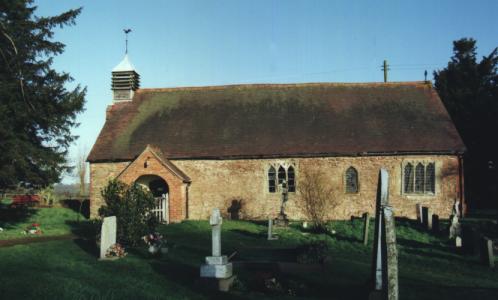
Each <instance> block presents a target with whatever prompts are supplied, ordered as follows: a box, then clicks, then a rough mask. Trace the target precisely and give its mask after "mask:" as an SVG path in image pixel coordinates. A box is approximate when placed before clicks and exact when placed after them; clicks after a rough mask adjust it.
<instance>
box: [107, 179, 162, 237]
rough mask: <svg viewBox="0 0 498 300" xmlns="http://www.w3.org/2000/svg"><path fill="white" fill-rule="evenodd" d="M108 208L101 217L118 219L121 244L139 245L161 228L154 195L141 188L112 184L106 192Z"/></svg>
mask: <svg viewBox="0 0 498 300" xmlns="http://www.w3.org/2000/svg"><path fill="white" fill-rule="evenodd" d="M102 197H104V201H105V204H104V205H103V206H102V207H101V208H100V209H99V215H100V216H101V217H110V216H116V219H117V240H118V242H119V243H122V244H124V245H133V246H134V245H137V244H138V243H139V242H140V240H141V239H142V237H143V236H145V235H147V234H149V233H151V232H154V231H155V228H156V226H157V225H158V221H157V219H156V218H155V217H154V214H152V213H150V212H151V210H152V209H153V208H154V206H155V199H154V196H153V195H152V193H151V192H149V191H147V190H145V189H143V188H142V187H141V186H139V185H138V184H136V183H135V184H132V185H131V186H128V185H126V184H124V183H122V182H120V181H117V180H112V181H109V184H108V185H107V186H106V187H105V188H104V189H103V190H102Z"/></svg>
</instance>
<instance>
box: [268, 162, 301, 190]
mask: <svg viewBox="0 0 498 300" xmlns="http://www.w3.org/2000/svg"><path fill="white" fill-rule="evenodd" d="M276 167H278V171H277V170H275V167H274V166H270V168H269V169H268V192H270V193H275V192H276V191H277V185H280V184H282V183H283V182H284V181H285V183H286V184H287V190H288V192H289V193H295V192H296V173H295V170H294V167H293V166H289V167H288V168H287V169H286V168H285V167H284V166H282V165H280V166H278V165H277V166H276Z"/></svg>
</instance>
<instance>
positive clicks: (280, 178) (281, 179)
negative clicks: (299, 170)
mask: <svg viewBox="0 0 498 300" xmlns="http://www.w3.org/2000/svg"><path fill="white" fill-rule="evenodd" d="M285 177H286V176H285V169H284V167H282V166H280V168H278V184H281V183H282V182H284V181H285V179H286V178H285Z"/></svg>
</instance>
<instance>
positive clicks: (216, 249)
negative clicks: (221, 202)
mask: <svg viewBox="0 0 498 300" xmlns="http://www.w3.org/2000/svg"><path fill="white" fill-rule="evenodd" d="M222 223H223V218H222V217H221V213H220V210H219V209H218V208H214V209H213V212H212V213H211V217H210V218H209V225H211V238H212V243H213V256H221V224H222Z"/></svg>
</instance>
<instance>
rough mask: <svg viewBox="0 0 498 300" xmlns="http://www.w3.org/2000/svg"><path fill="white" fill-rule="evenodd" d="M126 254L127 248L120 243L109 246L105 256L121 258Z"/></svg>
mask: <svg viewBox="0 0 498 300" xmlns="http://www.w3.org/2000/svg"><path fill="white" fill-rule="evenodd" d="M125 256H126V252H125V249H124V248H123V246H121V245H120V244H118V243H116V244H114V245H112V246H111V247H109V249H107V251H106V253H105V257H107V258H120V257H125Z"/></svg>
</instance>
